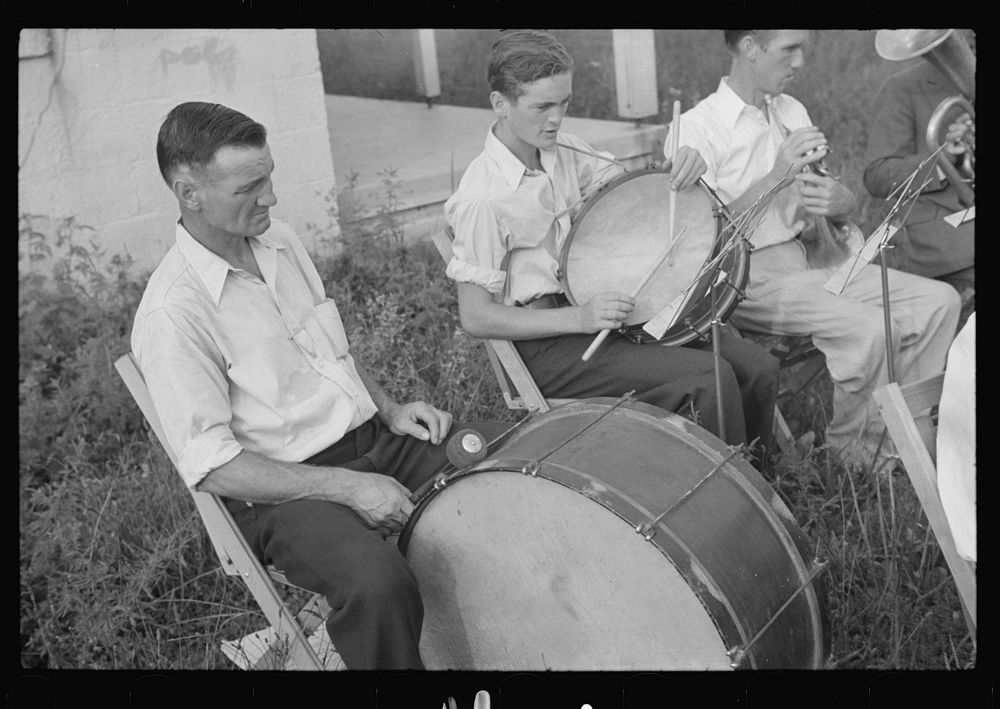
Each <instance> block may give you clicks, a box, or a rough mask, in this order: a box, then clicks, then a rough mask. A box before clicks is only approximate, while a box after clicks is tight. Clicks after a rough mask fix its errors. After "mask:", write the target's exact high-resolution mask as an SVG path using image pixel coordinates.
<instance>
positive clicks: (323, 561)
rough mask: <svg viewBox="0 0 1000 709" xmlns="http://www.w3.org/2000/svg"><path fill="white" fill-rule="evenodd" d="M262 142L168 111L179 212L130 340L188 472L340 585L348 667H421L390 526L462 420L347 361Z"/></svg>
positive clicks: (257, 537) (259, 531) (161, 153)
mask: <svg viewBox="0 0 1000 709" xmlns="http://www.w3.org/2000/svg"><path fill="white" fill-rule="evenodd" d="M266 138H267V134H266V130H265V129H264V127H263V126H261V125H260V124H259V123H256V122H255V121H253V120H252V119H250V118H248V117H247V116H245V115H243V114H242V113H239V112H237V111H234V110H232V109H230V108H227V107H225V106H220V105H218V104H209V103H200V102H191V103H184V104H181V105H179V106H177V107H175V108H174V109H173V110H172V111H171V112H170V114H169V115H168V116H167V118H166V120H165V121H164V123H163V125H162V126H161V129H160V133H159V137H158V141H157V158H158V160H159V165H160V171H161V173H162V175H163V178H164V180H165V181H166V182H167V185H168V186H169V187H170V189H171V191H173V193H174V195H175V196H176V198H177V201H178V206H179V208H180V212H181V218H180V220H179V222H178V224H177V234H176V238H177V241H176V244H175V245H174V247H173V248H171V249H170V251H169V252H168V253H167V255H166V256H165V257H164V259H163V261H162V262H161V263H160V265H159V266H158V267H157V269H156V270H155V272H154V273H153V275H152V276H151V278H150V280H149V283H148V285H147V287H146V291H145V293H144V294H143V298H142V301H141V303H140V304H139V308H138V312H137V313H136V317H135V323H134V326H133V330H132V349H133V352H134V353H135V355H136V358H137V359H138V361H139V367H140V369H141V370H142V372H143V375H144V377H145V379H146V383H147V385H148V387H149V392H150V396H151V397H152V400H153V403H154V405H155V407H156V410H157V413H158V415H159V417H160V419H161V420H162V421H163V425H164V431H165V435H166V437H167V440H168V441H169V442H170V444H171V446H172V447H173V448H174V449H175V450H177V451H178V458H179V461H178V464H179V468H180V473H181V475H182V477H183V479H184V481H185V483H186V484H187V485H188V486H189V487H191V488H194V489H197V490H199V491H202V492H210V493H214V494H217V495H220V496H222V497H223V498H224V499H225V500H226V502H227V505H228V507H229V509H230V510H231V511H232V513H233V515H234V518H235V520H236V522H237V524H238V525H239V527H240V529H241V530H242V532H243V534H244V536H245V537H246V539H247V541H248V542H249V544H250V546H251V548H252V549H253V550H254V553H255V554H257V556H258V557H259V558H260V559H261V561H263V562H264V563H269V564H274V565H275V566H276V567H278V568H280V569H281V570H282V571H284V572H285V574H286V576H287V577H288V579H289V580H290V581H291V582H292V583H294V584H296V585H298V586H301V587H303V588H307V589H310V590H313V591H316V592H319V593H323V594H324V595H325V596H326V598H327V601H328V602H329V604H330V606H331V608H332V609H333V610H332V612H331V613H330V616H329V617H328V619H327V630H328V632H329V635H330V638H331V639H332V640H333V642H334V644H335V646H336V647H337V650H338V651H339V653H340V655H341V657H342V658H343V659H344V662H345V664H346V665H347V667H348V668H350V669H398V668H410V669H420V668H422V667H423V665H422V662H421V659H420V655H419V651H418V647H419V639H420V630H421V623H422V619H423V605H422V602H421V598H420V592H419V589H418V588H417V583H416V579H415V577H414V575H413V573H412V571H411V570H410V569H409V567H408V566H407V564H406V561H405V559H404V558H403V557H402V555H401V554H400V553H399V551H398V549H396V547H395V546H393V545H390V544H387V543H386V542H385V537H386V536H388V535H389V534H390V533H393V532H399V531H401V530H402V529H403V527H404V525H405V524H406V522H407V519H408V518H409V515H410V513H411V512H412V511H413V504H412V503H411V501H410V499H409V496H410V491H411V490H413V489H415V488H416V487H418V486H419V485H420V484H421V483H423V482H424V481H426V480H427V479H429V478H430V477H431V476H433V474H434V473H436V472H437V471H438V470H440V469H441V468H442V467H443V465H444V464H445V463H446V462H447V456H446V454H445V447H444V446H440V445H437V444H439V443H441V442H442V440H443V439H444V437H445V436H446V435H447V433H448V431H449V429H450V427H451V425H452V417H451V415H450V414H448V413H446V412H444V411H441V410H439V409H437V408H435V407H433V406H431V405H430V404H427V403H424V402H413V403H408V404H399V403H397V402H395V401H393V400H392V399H391V398H390V397H389V396H388V395H387V394H386V392H385V391H384V390H383V389H382V388H381V387H380V386H379V385H378V384H377V383H376V382H375V381H373V380H372V379H371V377H370V376H369V375H368V374H367V373H366V372H365V370H364V368H363V367H362V366H361V365H360V364H359V363H358V362H356V361H355V360H354V358H353V357H352V356H351V354H350V350H349V347H348V342H347V337H346V335H345V332H344V326H343V323H342V322H341V319H340V314H339V312H338V311H337V306H336V305H335V303H334V302H333V300H331V299H329V298H327V297H326V295H325V292H324V288H323V283H322V281H321V280H320V277H319V274H318V273H317V271H316V268H315V267H314V265H313V263H312V261H311V260H310V259H309V256H308V254H307V253H306V251H305V249H304V248H303V246H302V244H301V242H300V241H299V239H298V237H297V236H296V235H295V233H294V232H293V231H292V229H291V228H290V227H289V226H288V225H287V224H283V223H281V222H279V221H276V220H272V219H271V217H270V214H269V211H270V208H271V207H272V206H274V204H275V203H276V202H277V199H276V197H275V194H274V190H273V186H272V183H271V172H272V171H273V169H274V162H273V160H272V159H271V154H270V151H269V149H268V146H267V140H266ZM376 414H378V415H377V416H376ZM478 428H479V429H480V430H481V431H482V432H483V433H484V434H486V435H487V437H490V436H493V435H495V434H497V433H499V432H500V431H501V430H502V429H503V426H502V425H500V424H480V425H479V426H478Z"/></svg>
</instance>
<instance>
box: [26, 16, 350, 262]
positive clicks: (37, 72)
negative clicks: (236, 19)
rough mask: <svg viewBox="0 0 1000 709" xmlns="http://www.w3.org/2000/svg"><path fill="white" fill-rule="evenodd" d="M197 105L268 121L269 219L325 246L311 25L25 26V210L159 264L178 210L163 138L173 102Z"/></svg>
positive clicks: (319, 94) (330, 180) (320, 121)
mask: <svg viewBox="0 0 1000 709" xmlns="http://www.w3.org/2000/svg"><path fill="white" fill-rule="evenodd" d="M47 50H48V51H47ZM192 100H197V101H211V102H216V103H222V104H225V105H228V106H231V107H232V108H235V109H237V110H239V111H242V112H244V113H246V114H247V115H249V116H250V117H251V118H253V119H255V120H257V121H259V122H260V123H262V124H264V126H266V127H267V129H268V142H269V144H270V147H271V152H272V155H273V156H274V160H275V171H274V182H275V192H276V194H277V196H278V204H277V206H276V207H275V208H274V210H273V211H272V214H273V215H274V216H275V217H277V218H278V219H282V220H285V221H287V222H289V223H290V224H292V226H294V227H295V228H296V229H297V231H298V232H299V234H300V235H301V236H302V237H303V239H304V240H305V242H306V245H307V247H309V248H312V249H314V250H319V251H323V250H325V249H324V247H328V246H329V244H330V241H331V240H332V238H333V237H334V236H335V235H336V224H335V222H334V220H333V219H331V217H330V216H329V215H328V212H327V210H328V208H329V203H328V201H327V199H326V196H327V195H329V193H330V191H331V189H332V188H333V186H334V170H333V160H332V158H331V155H330V140H329V133H328V129H327V118H326V109H325V104H324V95H323V80H322V77H321V75H320V64H319V55H318V50H317V46H316V32H315V30H309V29H301V30H300V29H289V30H256V29H234V30H224V29H222V30H220V29H209V30H193V29H184V30H169V29H150V30H146V29H121V30H113V29H69V30H65V29H52V30H24V31H23V32H22V37H21V42H20V46H19V58H18V213H19V215H20V214H33V215H42V216H43V217H50V218H52V219H54V220H59V219H63V218H65V217H75V218H76V220H77V222H79V223H81V224H86V225H88V226H91V227H93V228H94V230H95V233H96V239H95V240H96V241H97V242H98V243H99V244H100V246H101V247H102V248H103V249H105V250H106V251H107V252H109V253H116V252H118V253H121V252H127V253H128V254H129V255H131V256H132V258H133V259H135V261H136V264H137V266H139V267H140V268H151V267H152V266H155V264H156V263H157V262H158V261H159V259H160V258H161V257H162V256H163V254H164V253H165V252H166V250H167V248H169V246H170V245H171V244H172V242H173V233H174V227H173V224H174V222H175V221H176V219H177V214H178V213H177V208H176V201H175V200H174V198H173V196H172V195H171V193H170V191H169V190H168V189H167V187H166V185H165V184H164V183H163V180H162V179H161V177H160V174H159V171H158V169H157V165H156V153H155V146H156V134H157V131H158V129H159V126H160V123H161V122H162V121H163V118H164V117H165V116H166V114H167V112H168V111H169V110H170V109H171V108H172V107H173V106H175V105H176V104H178V103H181V102H183V101H192ZM331 222H333V223H332V224H331ZM313 226H314V227H319V230H318V231H317V230H316V229H313V228H311V227H313Z"/></svg>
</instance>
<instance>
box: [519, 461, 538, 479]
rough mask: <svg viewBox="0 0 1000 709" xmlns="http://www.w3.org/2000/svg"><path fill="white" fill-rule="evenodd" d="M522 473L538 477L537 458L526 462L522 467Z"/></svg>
mask: <svg viewBox="0 0 1000 709" xmlns="http://www.w3.org/2000/svg"><path fill="white" fill-rule="evenodd" d="M521 474H522V475H530V476H531V477H533V478H536V477H538V461H537V460H532V461H529V462H527V463H525V464H524V467H523V468H521Z"/></svg>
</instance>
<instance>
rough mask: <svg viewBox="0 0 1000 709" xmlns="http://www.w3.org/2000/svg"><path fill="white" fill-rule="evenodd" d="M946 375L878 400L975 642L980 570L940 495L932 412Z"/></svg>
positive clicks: (885, 392) (890, 389) (879, 392)
mask: <svg viewBox="0 0 1000 709" xmlns="http://www.w3.org/2000/svg"><path fill="white" fill-rule="evenodd" d="M943 384H944V373H943V372H942V373H941V374H937V375H935V376H933V377H930V378H928V379H924V380H921V381H919V382H914V383H912V384H906V385H904V386H902V387H901V386H900V385H899V384H897V383H895V382H893V383H890V384H887V385H886V386H884V387H879V388H878V389H876V390H875V391H874V392H873V393H872V396H873V397H874V398H875V403H876V404H878V407H879V411H881V413H882V420H883V421H884V422H885V426H886V429H887V430H888V431H889V435H890V436H892V440H893V442H894V443H895V444H896V450H897V451H898V452H899V457H900V458H901V459H902V461H903V467H904V468H905V469H906V474H907V475H908V476H909V478H910V482H911V483H912V484H913V489H914V490H916V492H917V498H918V499H919V500H920V505H921V506H922V507H923V509H924V513H925V514H926V515H927V521H928V522H930V525H931V530H932V531H933V532H934V536H935V537H936V538H937V541H938V546H940V547H941V552H942V553H943V554H944V558H945V561H946V562H947V563H948V568H949V569H950V570H951V575H952V578H954V579H955V586H957V587H958V596H959V598H960V599H961V601H962V608H963V610H964V611H965V620H966V623H967V624H968V626H969V632H970V633H971V634H972V638H973V639H975V637H976V569H975V565H974V564H972V563H971V562H969V561H967V560H965V559H963V558H962V557H961V556H959V554H958V550H957V549H956V548H955V539H954V537H953V536H952V534H951V527H950V526H949V524H948V518H947V516H946V514H945V511H944V507H943V506H942V505H941V497H940V495H939V494H938V485H937V468H936V464H935V460H936V451H937V438H936V427H935V425H934V421H933V419H932V418H931V409H932V408H933V407H934V406H936V405H937V403H938V402H939V401H940V399H941V389H942V386H943Z"/></svg>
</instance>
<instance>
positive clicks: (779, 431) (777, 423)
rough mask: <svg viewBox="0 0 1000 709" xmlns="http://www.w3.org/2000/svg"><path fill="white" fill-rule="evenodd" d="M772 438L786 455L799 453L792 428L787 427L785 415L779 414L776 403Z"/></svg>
mask: <svg viewBox="0 0 1000 709" xmlns="http://www.w3.org/2000/svg"><path fill="white" fill-rule="evenodd" d="M774 440H775V442H776V443H777V444H778V448H779V449H780V450H781V452H782V453H784V454H785V455H786V456H791V457H797V456H798V455H799V451H798V449H797V448H796V447H795V438H794V437H793V436H792V430H791V429H790V428H789V427H788V423H787V422H786V421H785V417H784V416H782V415H781V409H779V408H778V405H777V404H775V406H774Z"/></svg>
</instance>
